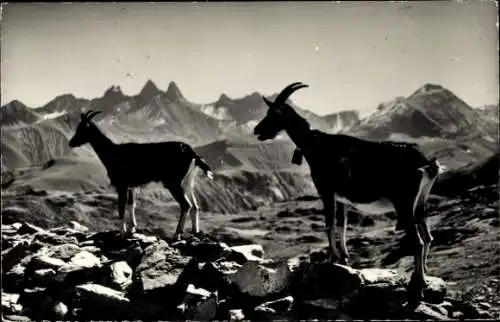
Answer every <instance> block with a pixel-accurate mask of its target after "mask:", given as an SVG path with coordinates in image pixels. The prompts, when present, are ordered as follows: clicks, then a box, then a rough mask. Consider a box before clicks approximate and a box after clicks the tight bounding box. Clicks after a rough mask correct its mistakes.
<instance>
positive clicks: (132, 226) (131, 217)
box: [127, 188, 137, 234]
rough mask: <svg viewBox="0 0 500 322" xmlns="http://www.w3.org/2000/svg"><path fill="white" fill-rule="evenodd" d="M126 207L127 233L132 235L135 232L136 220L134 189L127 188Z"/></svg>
mask: <svg viewBox="0 0 500 322" xmlns="http://www.w3.org/2000/svg"><path fill="white" fill-rule="evenodd" d="M127 205H128V208H129V227H128V228H129V230H128V231H127V232H128V233H131V234H134V233H135V232H136V227H137V220H136V218H135V198H134V189H131V188H129V189H128V193H127Z"/></svg>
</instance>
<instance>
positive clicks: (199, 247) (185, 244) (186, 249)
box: [172, 237, 230, 262]
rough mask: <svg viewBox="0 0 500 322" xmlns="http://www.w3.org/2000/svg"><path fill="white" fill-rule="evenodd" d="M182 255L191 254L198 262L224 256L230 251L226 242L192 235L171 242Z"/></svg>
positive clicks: (214, 259) (210, 260)
mask: <svg viewBox="0 0 500 322" xmlns="http://www.w3.org/2000/svg"><path fill="white" fill-rule="evenodd" d="M172 247H174V248H176V249H178V250H179V252H180V253H181V254H182V255H183V256H191V257H193V258H195V259H196V260H198V261H200V262H213V261H216V260H218V259H220V258H221V257H223V256H225V255H226V254H227V253H228V251H230V248H229V246H228V245H227V244H226V243H222V242H218V241H214V240H211V239H208V238H203V239H199V238H196V237H193V238H191V239H189V240H181V241H178V242H175V243H173V244H172Z"/></svg>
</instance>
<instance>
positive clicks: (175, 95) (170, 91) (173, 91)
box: [166, 81, 185, 100]
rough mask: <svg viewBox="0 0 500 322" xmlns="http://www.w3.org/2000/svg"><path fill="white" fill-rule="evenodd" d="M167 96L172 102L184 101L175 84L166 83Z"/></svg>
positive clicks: (172, 82)
mask: <svg viewBox="0 0 500 322" xmlns="http://www.w3.org/2000/svg"><path fill="white" fill-rule="evenodd" d="M166 94H167V96H168V97H169V98H170V99H173V100H185V97H184V95H182V92H181V90H180V89H179V86H178V85H177V83H176V82H174V81H171V82H170V83H168V88H167V93H166Z"/></svg>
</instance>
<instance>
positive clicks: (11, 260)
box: [2, 240, 31, 272]
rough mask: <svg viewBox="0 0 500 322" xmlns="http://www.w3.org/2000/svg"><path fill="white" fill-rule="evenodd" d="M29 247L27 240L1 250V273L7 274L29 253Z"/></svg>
mask: <svg viewBox="0 0 500 322" xmlns="http://www.w3.org/2000/svg"><path fill="white" fill-rule="evenodd" d="M30 246H31V242H30V241H29V240H21V241H18V242H16V243H15V244H14V246H13V247H11V248H9V249H6V250H2V272H8V271H9V270H10V269H11V268H12V267H14V265H16V264H18V263H19V262H20V260H21V259H22V258H24V257H26V256H27V255H28V254H29V253H30V251H31V247H30Z"/></svg>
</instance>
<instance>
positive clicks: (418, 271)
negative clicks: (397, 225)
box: [395, 201, 426, 306]
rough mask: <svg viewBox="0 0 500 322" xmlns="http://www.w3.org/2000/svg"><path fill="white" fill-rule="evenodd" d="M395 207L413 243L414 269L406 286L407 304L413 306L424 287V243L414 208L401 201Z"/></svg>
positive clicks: (419, 298)
mask: <svg viewBox="0 0 500 322" xmlns="http://www.w3.org/2000/svg"><path fill="white" fill-rule="evenodd" d="M395 207H396V212H397V214H398V217H399V218H400V219H402V220H403V222H406V223H408V224H407V225H406V229H405V232H406V234H407V237H408V239H409V240H411V242H413V243H414V247H413V255H414V266H415V268H414V271H413V273H412V275H411V278H410V281H409V283H408V285H407V290H408V304H410V305H411V306H414V305H417V304H418V303H419V302H420V300H421V299H422V298H423V290H424V288H425V286H426V283H425V275H424V268H423V255H424V243H423V240H422V238H421V236H420V233H419V228H418V225H417V224H416V223H415V222H416V221H415V216H414V213H415V212H414V209H415V208H414V207H412V206H411V205H409V204H408V202H406V203H405V202H401V201H400V202H399V203H397V204H395Z"/></svg>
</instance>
